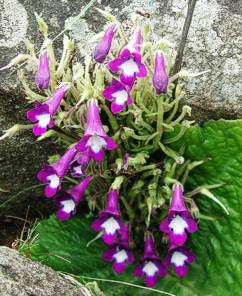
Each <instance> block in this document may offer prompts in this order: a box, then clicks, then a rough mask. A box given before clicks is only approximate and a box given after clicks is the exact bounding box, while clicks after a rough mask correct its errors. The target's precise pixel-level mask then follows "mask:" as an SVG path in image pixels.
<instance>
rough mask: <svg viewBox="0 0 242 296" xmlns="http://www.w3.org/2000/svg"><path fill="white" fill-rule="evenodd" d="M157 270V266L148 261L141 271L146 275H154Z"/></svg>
mask: <svg viewBox="0 0 242 296" xmlns="http://www.w3.org/2000/svg"><path fill="white" fill-rule="evenodd" d="M158 270H159V269H158V267H157V266H156V265H155V264H154V263H153V262H151V261H148V262H147V263H146V264H145V266H144V267H143V269H142V271H143V272H144V273H146V275H148V276H153V275H155V273H156V272H157V271H158Z"/></svg>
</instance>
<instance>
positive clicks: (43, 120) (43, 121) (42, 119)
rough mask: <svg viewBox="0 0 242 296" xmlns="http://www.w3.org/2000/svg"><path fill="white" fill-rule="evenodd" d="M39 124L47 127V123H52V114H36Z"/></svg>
mask: <svg viewBox="0 0 242 296" xmlns="http://www.w3.org/2000/svg"><path fill="white" fill-rule="evenodd" d="M36 118H37V120H38V122H39V126H40V127H47V125H48V124H49V123H50V114H49V113H47V114H41V115H37V116H36Z"/></svg>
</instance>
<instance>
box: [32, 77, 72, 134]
mask: <svg viewBox="0 0 242 296" xmlns="http://www.w3.org/2000/svg"><path fill="white" fill-rule="evenodd" d="M68 88H69V85H68V84H67V83H63V84H61V85H60V86H59V87H58V88H57V90H56V91H55V92H54V94H53V95H52V96H51V97H50V99H49V100H48V101H46V102H45V103H43V104H41V103H36V104H35V107H34V108H33V109H31V110H29V111H28V112H27V118H28V119H29V120H30V121H31V122H37V123H36V124H35V125H34V127H33V133H34V134H35V136H40V135H42V134H44V133H45V132H46V131H47V129H48V127H49V128H52V127H53V126H54V121H53V115H54V114H55V113H56V111H57V110H58V108H59V106H60V103H61V100H62V99H63V98H64V96H65V93H66V90H67V89H68Z"/></svg>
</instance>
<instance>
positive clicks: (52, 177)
mask: <svg viewBox="0 0 242 296" xmlns="http://www.w3.org/2000/svg"><path fill="white" fill-rule="evenodd" d="M47 180H48V181H50V187H51V188H57V187H58V186H59V184H60V178H59V177H58V176H57V175H56V174H54V175H50V176H48V177H47Z"/></svg>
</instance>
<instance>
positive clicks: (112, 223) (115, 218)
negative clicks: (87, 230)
mask: <svg viewBox="0 0 242 296" xmlns="http://www.w3.org/2000/svg"><path fill="white" fill-rule="evenodd" d="M98 216H99V218H98V219H96V220H95V221H94V222H93V223H92V228H93V229H94V230H95V231H97V232H98V231H103V235H102V239H103V241H104V242H105V243H106V244H107V245H111V244H113V243H115V242H116V238H117V232H118V233H119V234H121V232H122V230H123V228H124V224H123V223H122V221H121V217H120V211H119V206H118V192H117V191H116V190H112V191H110V192H109V193H108V198H107V202H106V206H105V209H104V210H103V211H101V212H100V213H99V215H98Z"/></svg>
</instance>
